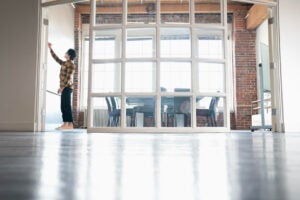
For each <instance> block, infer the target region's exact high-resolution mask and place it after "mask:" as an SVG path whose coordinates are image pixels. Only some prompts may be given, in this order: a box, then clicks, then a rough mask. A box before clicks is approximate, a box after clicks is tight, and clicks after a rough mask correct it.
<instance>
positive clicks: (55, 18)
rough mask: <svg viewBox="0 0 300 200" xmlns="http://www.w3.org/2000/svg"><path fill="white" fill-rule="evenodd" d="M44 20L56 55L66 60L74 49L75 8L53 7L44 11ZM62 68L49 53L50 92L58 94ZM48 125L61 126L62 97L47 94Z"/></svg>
mask: <svg viewBox="0 0 300 200" xmlns="http://www.w3.org/2000/svg"><path fill="white" fill-rule="evenodd" d="M43 18H46V19H48V21H49V25H48V30H49V31H48V41H49V42H51V43H52V48H53V50H54V51H55V53H56V54H57V55H58V56H59V57H60V58H61V59H63V60H64V55H65V52H66V51H67V50H68V49H69V48H74V8H73V7H72V6H71V4H65V5H58V6H51V7H48V8H44V9H43ZM59 71H60V66H59V65H58V64H57V63H56V62H55V61H54V60H53V58H52V57H51V55H50V53H49V51H48V61H47V84H46V87H47V89H48V90H50V91H53V92H56V91H57V89H58V88H59ZM46 105H47V106H46V123H47V126H46V128H47V127H52V126H51V125H49V124H59V123H61V122H62V118H61V112H60V97H59V96H56V95H53V94H50V93H47V96H46Z"/></svg>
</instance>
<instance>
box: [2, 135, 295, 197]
mask: <svg viewBox="0 0 300 200" xmlns="http://www.w3.org/2000/svg"><path fill="white" fill-rule="evenodd" d="M299 184H300V134H298V135H297V134H271V133H259V132H255V133H254V134H250V132H248V133H246V132H235V133H230V134H115V133H114V134H99V133H98V134H87V133H85V132H80V131H76V132H64V133H62V132H49V133H8V132H7V133H6V132H2V133H0V199H1V200H2V199H3V200H10V199H14V200H18V199H21V200H27V199H28V200H35V199H47V200H48V199H49V200H56V199H59V200H60V199H61V200H79V199H80V200H81V199H82V200H89V199H97V200H199V199H204V200H227V199H233V200H241V199H242V200H243V199H247V200H248V199H249V200H259V199H262V200H267V199H271V200H276V199H278V200H288V199H299V198H300V185H299Z"/></svg>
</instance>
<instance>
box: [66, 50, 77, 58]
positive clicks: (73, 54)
mask: <svg viewBox="0 0 300 200" xmlns="http://www.w3.org/2000/svg"><path fill="white" fill-rule="evenodd" d="M67 54H68V55H69V56H70V60H74V58H75V57H76V51H75V50H74V49H69V50H68V51H67Z"/></svg>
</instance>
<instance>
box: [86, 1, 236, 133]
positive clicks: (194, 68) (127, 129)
mask: <svg viewBox="0 0 300 200" xmlns="http://www.w3.org/2000/svg"><path fill="white" fill-rule="evenodd" d="M220 3H221V16H222V17H221V24H214V25H210V24H195V19H194V18H195V15H194V0H191V1H190V14H189V17H190V23H189V24H160V0H157V1H156V11H157V13H156V18H157V19H156V21H157V23H156V24H147V25H146V24H126V23H124V22H126V21H127V0H124V1H123V24H120V25H113V27H118V28H122V41H123V43H122V58H121V59H120V61H121V62H122V72H121V73H122V79H121V80H122V84H121V87H122V90H121V93H110V94H105V93H97V94H95V93H94V94H93V93H91V84H92V80H91V77H92V76H91V73H92V71H91V69H92V65H93V64H96V63H99V62H100V63H101V62H103V61H101V60H93V59H92V55H93V54H92V53H93V40H94V36H95V31H97V30H101V29H103V28H109V25H101V24H97V25H96V23H95V14H96V0H91V21H90V25H91V26H90V48H89V49H90V52H89V53H90V59H89V69H90V70H89V77H90V78H89V95H88V102H89V103H88V113H89V115H88V132H228V131H229V130H230V116H229V113H230V112H229V109H228V108H229V102H228V100H227V99H228V91H229V84H228V81H226V80H227V79H228V70H227V59H226V58H227V55H228V53H227V45H228V44H227V0H220ZM224 13H226V14H224ZM131 27H133V28H144V27H154V28H156V34H157V35H156V58H150V59H144V60H145V61H156V62H157V65H156V84H157V85H156V86H157V87H156V92H152V93H147V94H145V93H134V94H131V93H126V92H125V90H124V89H125V88H124V83H125V82H124V77H125V70H124V67H125V63H126V62H128V61H132V60H136V59H128V58H125V49H126V46H125V45H126V29H127V28H131ZM163 27H170V28H171V27H182V28H189V29H190V30H191V31H190V32H191V40H193V38H194V37H195V35H194V33H193V31H192V30H194V28H217V29H221V30H223V31H224V38H223V41H224V57H225V58H224V59H222V60H221V62H222V63H224V65H225V74H224V76H225V78H224V81H225V83H224V85H225V86H226V89H225V92H224V93H216V94H214V93H209V94H205V93H199V92H197V91H196V89H195V88H196V78H197V77H196V74H197V73H195V72H196V71H197V63H198V62H199V61H203V60H201V59H199V58H196V56H195V55H194V53H195V51H194V49H195V44H193V43H192V45H191V48H192V49H191V54H192V55H191V58H183V59H177V58H174V59H173V58H172V59H169V58H168V59H166V58H161V57H160V49H159V46H160V39H159V38H160V28H163ZM161 61H169V62H172V61H188V62H191V63H192V70H191V71H192V74H191V76H192V83H191V85H192V91H191V92H182V93H167V94H165V93H163V92H161V91H160V86H159V79H160V62H161ZM210 61H211V60H210ZM211 62H212V61H211ZM218 62H220V60H218ZM108 95H109V96H121V97H122V108H125V107H126V105H125V98H126V97H127V96H128V95H140V96H155V97H156V127H143V128H139V127H126V113H125V109H122V113H121V126H120V127H103V128H94V127H92V104H91V103H92V98H93V97H104V96H108ZM170 95H172V96H190V97H192V101H191V110H192V114H191V115H192V116H191V125H192V126H191V127H183V128H179V127H176V128H169V127H161V117H160V113H161V112H160V109H161V108H160V107H161V102H160V100H161V97H163V96H170ZM197 96H220V97H223V98H225V102H226V103H225V104H224V127H197V123H196V97H197Z"/></svg>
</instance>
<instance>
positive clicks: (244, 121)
mask: <svg viewBox="0 0 300 200" xmlns="http://www.w3.org/2000/svg"><path fill="white" fill-rule="evenodd" d="M247 11H248V7H247V6H240V8H239V9H236V10H235V11H234V43H235V44H234V46H235V52H234V54H235V69H234V72H235V85H236V88H235V90H236V91H235V92H236V97H235V102H236V103H235V106H236V107H235V123H236V126H235V128H236V129H237V130H243V129H244V130H245V129H250V126H251V101H254V100H256V99H257V71H256V49H255V40H256V31H250V30H247V29H246V20H245V16H246V15H247Z"/></svg>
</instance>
